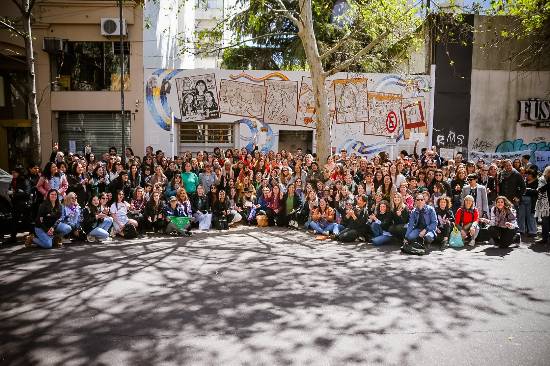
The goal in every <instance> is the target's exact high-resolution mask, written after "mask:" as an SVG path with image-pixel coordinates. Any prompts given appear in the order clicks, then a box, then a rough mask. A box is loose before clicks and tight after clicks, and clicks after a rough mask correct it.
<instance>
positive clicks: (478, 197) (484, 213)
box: [461, 173, 489, 218]
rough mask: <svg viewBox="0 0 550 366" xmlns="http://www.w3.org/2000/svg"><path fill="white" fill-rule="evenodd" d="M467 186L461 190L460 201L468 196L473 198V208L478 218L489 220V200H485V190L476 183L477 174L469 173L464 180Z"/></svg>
mask: <svg viewBox="0 0 550 366" xmlns="http://www.w3.org/2000/svg"><path fill="white" fill-rule="evenodd" d="M466 179H467V181H468V184H467V185H465V186H464V187H463V188H462V193H461V200H464V197H466V196H468V195H470V196H472V197H473V198H474V202H475V206H476V208H477V210H478V212H479V216H480V217H483V218H489V200H488V198H487V188H485V186H483V185H481V184H478V183H477V174H475V173H470V174H468V177H467V178H466Z"/></svg>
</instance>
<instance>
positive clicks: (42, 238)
mask: <svg viewBox="0 0 550 366" xmlns="http://www.w3.org/2000/svg"><path fill="white" fill-rule="evenodd" d="M34 234H35V235H36V236H35V237H34V239H33V240H32V241H33V243H34V244H36V245H38V246H39V247H42V248H44V249H51V248H52V245H53V240H52V239H53V238H52V237H51V236H49V235H48V233H47V232H45V231H44V230H42V229H41V228H39V227H35V228H34Z"/></svg>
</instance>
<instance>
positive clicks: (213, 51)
mask: <svg viewBox="0 0 550 366" xmlns="http://www.w3.org/2000/svg"><path fill="white" fill-rule="evenodd" d="M274 36H297V34H296V33H292V32H276V33H266V34H262V35H261V36H257V37H253V38H247V39H245V40H242V41H239V42H235V43H232V44H230V45H227V46H222V47H216V48H214V49H209V50H204V51H198V52H195V53H194V54H195V55H201V54H210V53H216V52H219V51H222V50H225V49H227V48H233V47H236V46H239V45H241V44H244V43H247V42H252V41H255V40H257V39H261V38H267V37H274Z"/></svg>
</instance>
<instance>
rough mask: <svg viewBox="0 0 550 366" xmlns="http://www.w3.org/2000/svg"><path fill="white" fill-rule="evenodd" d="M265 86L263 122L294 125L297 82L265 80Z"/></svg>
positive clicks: (296, 111)
mask: <svg viewBox="0 0 550 366" xmlns="http://www.w3.org/2000/svg"><path fill="white" fill-rule="evenodd" d="M265 86H266V88H267V94H266V100H265V109H264V122H266V123H270V124H277V125H291V126H294V125H295V124H296V115H297V113H298V82H297V81H284V80H265Z"/></svg>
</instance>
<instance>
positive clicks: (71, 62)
mask: <svg viewBox="0 0 550 366" xmlns="http://www.w3.org/2000/svg"><path fill="white" fill-rule="evenodd" d="M9 3H10V2H8V3H7V4H6V5H8V6H7V8H6V9H3V10H2V12H3V13H4V15H5V16H11V17H13V18H16V17H17V16H18V15H17V9H16V8H15V7H10V6H9ZM118 19H119V8H118V2H117V1H89V0H78V1H66V0H38V1H37V2H36V5H35V7H34V10H33V26H32V30H33V46H34V58H35V72H36V89H37V92H38V102H39V112H40V129H41V142H42V154H41V155H42V161H43V162H45V161H47V160H48V159H49V156H50V152H51V149H52V146H53V144H54V143H58V144H59V147H60V148H61V149H62V150H64V151H73V152H80V153H85V152H87V151H91V152H93V153H95V154H102V153H104V152H105V151H107V150H108V148H109V147H110V146H115V147H117V148H118V149H119V150H120V148H121V146H122V124H123V121H122V118H121V98H120V85H121V78H120V62H119V61H120V53H121V50H122V53H123V54H124V65H125V66H124V68H125V73H124V90H125V93H124V94H125V103H124V109H125V112H126V114H125V118H124V125H125V127H126V128H125V135H126V146H129V147H133V148H134V149H136V150H137V151H138V152H140V151H141V150H142V149H143V145H144V140H143V131H144V130H143V105H144V101H143V84H142V83H143V53H142V50H143V46H142V44H143V9H142V7H141V6H140V5H139V4H137V3H134V2H124V7H123V22H122V23H123V25H122V31H123V34H126V35H125V36H124V44H123V46H122V47H121V46H120V43H119V36H118V34H119V29H120V28H117V27H120V24H121V23H120V22H119V20H118ZM124 24H125V26H124ZM0 39H1V40H2V42H3V43H4V44H7V45H9V47H6V49H5V50H4V52H3V54H4V57H5V58H8V59H11V58H13V57H14V55H10V54H7V53H9V52H10V51H9V49H10V48H13V49H16V50H20V51H19V54H20V55H23V56H24V49H23V52H22V53H21V50H22V42H21V40H20V39H17V37H13V36H10V35H9V34H8V33H7V32H6V31H5V30H3V31H2V33H1V38H0ZM20 55H17V57H19V58H22V59H24V57H21V56H20ZM22 73H23V74H24V71H22ZM19 115H20V116H23V114H21V113H20V114H19ZM6 119H8V118H6ZM11 119H12V120H15V122H13V121H12V122H9V123H11V124H14V123H19V124H20V125H21V124H23V123H24V126H25V127H24V128H28V127H30V121H29V119H28V115H25V116H24V118H11ZM25 121H26V122H25ZM9 123H8V124H9ZM1 124H2V122H0V125H1ZM10 128H11V127H10ZM10 133H11V134H12V135H13V133H12V132H10ZM6 135H7V136H9V135H10V134H9V133H8V134H4V136H6ZM0 138H3V136H2V133H1V132H0ZM27 141H28V140H27ZM0 146H2V147H0V150H2V149H3V151H0V156H2V157H3V159H2V160H0V164H1V165H2V166H4V167H8V166H10V167H13V165H14V164H17V163H21V164H28V163H30V162H28V161H23V160H24V159H23V157H21V156H19V157H17V156H14V154H13V152H12V150H13V151H17V149H18V148H16V147H15V146H12V145H8V146H6V145H3V144H0ZM19 147H20V146H19ZM6 150H7V151H6ZM6 157H12V158H11V159H6ZM14 157H15V159H14ZM8 160H9V161H8Z"/></svg>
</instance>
